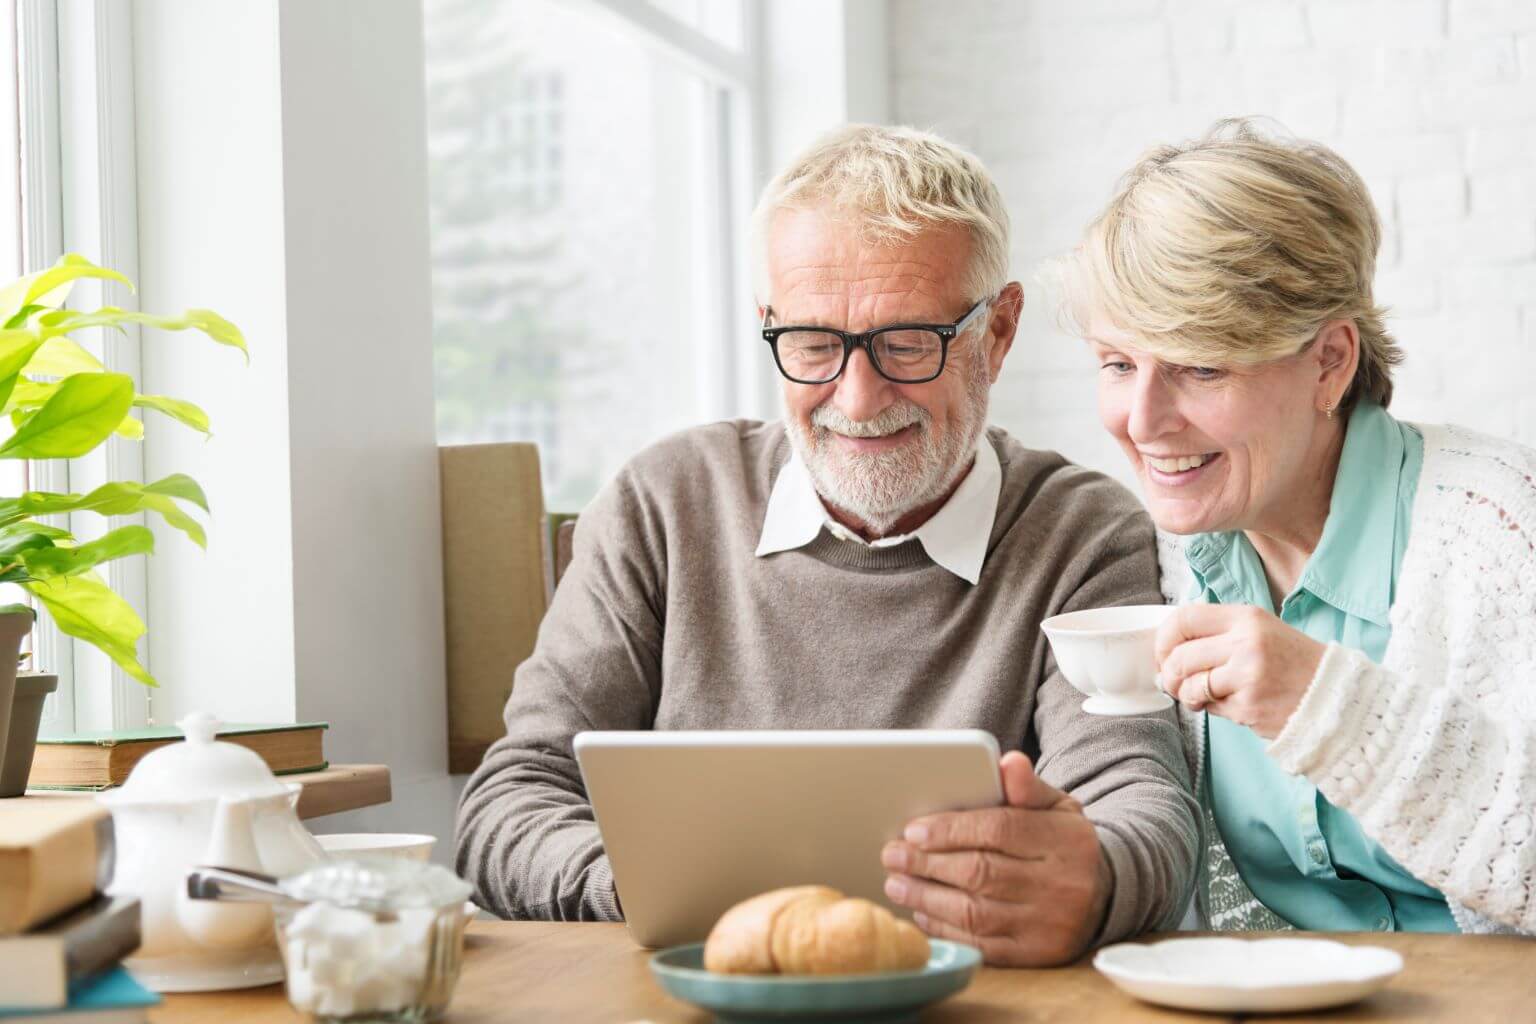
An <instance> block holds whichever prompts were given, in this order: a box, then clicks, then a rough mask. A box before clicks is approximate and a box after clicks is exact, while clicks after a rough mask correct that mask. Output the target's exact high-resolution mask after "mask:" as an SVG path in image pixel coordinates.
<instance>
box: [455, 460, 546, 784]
mask: <svg viewBox="0 0 1536 1024" xmlns="http://www.w3.org/2000/svg"><path fill="white" fill-rule="evenodd" d="M438 464H439V468H440V471H441V478H442V500H443V596H444V606H445V607H444V616H445V621H446V638H447V661H448V664H447V669H448V770H449V771H450V772H455V773H459V772H469V771H473V770H474V769H475V768H476V767H477V766H478V765H479V764H480V761H481V759H482V758H483V757H484V756H485V751H486V748H487V747H489V746H490V745H491V744H492V743H493V742H495V741H496V740H498V739H500V738H501V737H502V736H504V735H506V726H505V725H504V724H503V722H502V718H501V715H502V709H503V708H504V707H505V706H506V703H507V698H508V697H509V696H510V695H511V693H512V674H513V672H514V670H516V668H517V666H518V665H520V664H522V662H523V659H525V658H527V657H528V655H529V654H531V653H532V652H533V645H534V640H535V638H536V637H537V636H538V631H539V622H540V621H541V620H542V619H543V618H544V612H545V609H546V608H547V607H548V604H549V593H550V590H551V588H552V586H553V580H554V574H553V559H552V557H551V552H550V547H551V544H550V536H549V532H548V526H547V522H546V518H545V515H544V491H543V486H542V484H541V482H540V478H539V451H538V448H537V447H536V446H534V445H531V444H520V443H503V444H473V445H454V446H447V447H443V448H439V449H438Z"/></svg>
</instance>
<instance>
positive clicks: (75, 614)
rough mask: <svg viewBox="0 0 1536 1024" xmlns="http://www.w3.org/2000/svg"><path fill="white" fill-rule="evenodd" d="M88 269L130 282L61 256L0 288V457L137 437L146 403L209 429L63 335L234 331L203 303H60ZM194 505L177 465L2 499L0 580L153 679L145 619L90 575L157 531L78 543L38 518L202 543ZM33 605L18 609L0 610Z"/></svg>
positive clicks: (237, 342)
mask: <svg viewBox="0 0 1536 1024" xmlns="http://www.w3.org/2000/svg"><path fill="white" fill-rule="evenodd" d="M87 277H91V278H101V279H105V280H112V281H120V282H122V283H123V284H125V285H127V286H128V287H129V288H132V287H133V285H132V282H130V281H129V280H128V279H127V278H126V277H124V276H123V275H122V274H119V273H117V272H116V271H114V270H108V269H106V268H105V267H99V266H97V265H95V264H94V263H92V262H90V261H89V260H87V259H85V258H84V257H81V256H76V255H73V254H70V255H66V256H64V257H63V258H62V259H60V260H59V262H58V264H56V265H55V266H53V267H50V268H48V269H47V270H43V271H39V272H38V273H35V274H29V275H27V276H26V277H22V278H19V279H17V280H16V281H14V282H12V283H11V284H9V285H7V286H6V287H4V288H0V324H3V325H4V326H3V327H0V413H3V414H7V415H9V416H10V418H11V423H12V425H13V427H14V428H15V429H14V432H13V433H12V434H11V436H10V437H9V438H8V439H6V440H5V441H3V442H0V459H73V458H78V457H80V456H82V455H85V454H86V453H88V452H90V451H92V450H94V449H95V448H96V447H97V446H98V445H100V444H102V443H103V442H105V441H106V440H107V438H109V437H111V436H113V435H114V434H115V435H117V436H119V437H124V438H128V439H130V440H138V439H141V438H142V437H143V436H144V424H143V421H142V420H140V419H139V418H138V417H137V416H135V415H134V410H135V409H149V410H152V411H154V412H155V413H157V414H160V415H164V416H169V417H170V418H172V419H174V420H176V421H178V422H180V423H183V424H185V425H186V426H188V427H190V428H191V429H193V430H197V431H199V432H201V433H203V434H205V435H206V434H207V433H208V429H209V426H208V416H207V414H205V413H204V412H203V410H201V409H199V408H198V407H197V406H195V405H193V404H192V403H191V402H187V401H183V400H181V399H178V398H169V397H166V396H164V395H141V394H139V393H138V392H137V390H135V388H134V383H133V379H132V378H130V377H129V376H127V375H126V374H121V373H110V372H108V371H107V370H106V368H105V367H103V366H102V365H101V363H100V362H99V361H98V360H97V359H96V357H94V356H93V355H91V354H90V353H89V352H87V351H86V350H85V349H84V348H82V347H81V346H80V345H79V344H78V343H77V342H75V341H74V340H73V339H72V338H70V337H69V335H70V334H71V333H72V332H74V331H81V330H86V329H89V328H94V327H112V328H117V329H119V330H121V329H122V327H123V325H124V324H130V323H135V324H145V325H147V326H150V327H158V328H161V329H163V330H168V331H184V330H188V329H193V330H197V331H200V332H202V333H203V334H205V335H207V336H208V337H209V338H211V339H212V340H213V341H215V342H218V343H219V344H221V345H228V346H230V347H232V348H237V349H239V350H240V351H241V352H246V347H245V339H244V338H243V337H242V336H241V334H240V331H239V329H237V328H236V327H235V325H234V324H232V323H230V322H229V321H228V320H225V319H224V318H223V317H221V316H219V315H218V314H217V313H214V312H211V311H209V310H206V309H189V310H187V311H185V312H184V313H182V314H181V315H180V316H155V315H152V314H149V313H138V312H131V311H128V310H122V309H116V308H114V307H111V306H104V307H102V308H100V309H96V310H92V311H89V312H83V311H78V310H72V309H63V308H61V307H62V306H63V304H64V300H65V299H66V298H67V297H68V295H69V290H70V288H71V287H72V286H73V284H74V282H76V281H78V280H80V279H81V278H87ZM247 358H249V353H247ZM193 507H195V508H198V509H201V510H202V511H203V512H205V513H206V512H207V511H208V499H207V497H206V496H205V495H204V494H203V489H202V488H201V487H199V486H198V484H197V482H196V481H195V480H193V479H192V478H191V477H189V476H186V475H184V474H181V473H174V474H172V475H170V476H167V477H165V478H163V479H160V480H156V481H154V482H153V483H137V482H134V481H128V480H120V481H115V482H112V483H106V484H103V485H101V486H100V487H97V488H96V489H95V490H93V491H91V492H90V493H88V494H54V493H50V492H47V491H28V492H26V493H24V494H20V495H17V496H15V497H9V496H5V495H0V583H16V584H19V585H20V586H21V587H23V588H25V589H26V591H27V592H28V593H30V594H31V595H32V597H33V598H34V599H36V601H37V603H38V604H39V605H41V606H42V608H43V609H44V610H46V611H47V612H48V614H49V615H50V616H51V617H52V618H53V621H54V622H55V624H57V625H58V627H59V629H60V630H62V631H63V632H65V633H67V634H69V635H70V636H73V637H78V638H79V639H81V640H84V641H86V642H87V643H89V644H91V645H93V646H95V647H96V648H98V649H99V650H101V651H102V652H103V653H105V654H106V655H107V657H109V658H111V659H112V660H113V661H114V662H116V663H117V664H118V665H120V666H122V668H123V670H124V671H125V672H127V673H128V674H129V675H131V676H133V677H134V678H135V679H137V680H139V681H140V682H142V683H145V684H147V685H149V686H155V685H157V684H156V682H155V679H154V677H153V676H151V675H150V674H149V673H148V672H147V671H146V670H145V669H144V666H143V665H141V664H139V659H138V654H137V644H138V640H139V637H141V636H143V635H144V622H143V620H142V619H140V618H139V616H138V614H137V613H135V612H134V610H133V608H132V606H131V605H129V604H128V602H127V601H125V600H123V598H121V597H120V596H118V595H117V594H116V593H114V592H113V591H112V589H111V588H110V587H108V586H107V584H106V583H105V581H103V580H102V578H101V576H100V575H99V574H98V573H96V572H95V568H96V567H97V566H99V565H101V564H102V563H104V562H109V561H111V560H113V559H116V558H126V557H128V556H130V555H144V554H149V553H151V552H152V551H153V549H154V535H153V534H151V533H150V531H149V530H148V528H146V527H143V526H139V525H126V526H118V527H116V528H114V529H110V530H108V531H107V532H106V533H104V534H103V535H102V536H100V537H97V538H96V539H94V540H90V541H85V542H83V543H82V542H78V541H76V539H75V537H74V536H73V535H72V534H71V533H70V532H69V531H68V530H65V529H61V528H60V527H57V526H51V525H48V524H46V523H43V522H40V521H38V518H37V517H39V516H48V515H55V514H59V513H65V512H92V513H95V514H97V515H101V516H105V517H112V516H126V515H133V514H136V513H140V512H144V513H153V514H155V515H158V516H159V517H160V518H161V519H163V520H164V521H165V522H166V524H167V525H169V526H171V527H174V528H175V529H177V530H180V531H181V532H182V533H184V534H186V535H187V536H188V537H190V538H191V539H192V541H193V542H194V543H196V544H197V545H198V546H200V547H203V546H206V544H207V537H206V535H205V534H204V531H203V527H202V524H201V523H199V522H198V521H197V519H195V518H194V517H193V516H192V515H191V514H190V512H189V509H190V508H193ZM31 610H32V609H30V608H28V606H26V605H9V606H5V607H3V608H0V611H31Z"/></svg>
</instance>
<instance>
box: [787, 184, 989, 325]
mask: <svg viewBox="0 0 1536 1024" xmlns="http://www.w3.org/2000/svg"><path fill="white" fill-rule="evenodd" d="M969 242H970V240H969V236H968V235H967V234H966V233H965V231H964V230H963V229H960V228H956V227H953V226H949V225H936V226H934V227H933V228H931V229H928V230H925V231H923V232H921V233H919V234H918V235H916V236H914V237H912V238H910V239H905V240H901V239H898V240H894V241H891V242H880V241H875V240H872V239H871V238H870V237H869V235H868V232H867V231H866V230H864V229H863V227H862V226H861V225H859V224H858V223H856V222H853V221H851V220H850V219H848V218H846V217H834V216H828V215H827V214H826V213H824V212H822V211H819V210H798V209H791V210H781V211H779V213H778V214H777V215H776V216H775V217H774V220H773V223H772V225H771V228H770V233H769V245H768V269H769V273H770V275H771V277H772V279H773V288H774V291H775V292H776V293H778V294H776V295H775V296H774V301H775V303H776V304H777V305H779V306H784V305H785V304H786V303H787V302H789V301H791V300H795V301H800V302H812V303H815V302H817V301H818V300H829V299H835V300H838V301H843V302H855V301H861V300H865V301H867V300H869V299H871V298H879V297H884V296H917V297H924V298H929V299H932V300H933V301H934V302H935V303H936V304H937V306H938V307H942V306H944V305H945V304H946V303H949V302H950V301H951V300H953V299H954V298H955V296H953V295H951V294H950V293H951V292H954V291H955V290H956V289H958V288H960V287H961V281H962V278H963V274H964V270H965V260H966V257H967V256H968V254H969ZM941 311H942V309H941V308H936V310H935V312H936V313H937V312H941Z"/></svg>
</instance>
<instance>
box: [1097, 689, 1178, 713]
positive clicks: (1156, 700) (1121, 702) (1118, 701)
mask: <svg viewBox="0 0 1536 1024" xmlns="http://www.w3.org/2000/svg"><path fill="white" fill-rule="evenodd" d="M1172 706H1173V698H1172V697H1169V696H1168V695H1167V694H1166V693H1148V694H1145V695H1144V696H1141V697H1106V696H1104V695H1103V694H1099V695H1098V696H1095V697H1089V698H1088V699H1087V700H1085V701H1083V710H1084V711H1086V712H1088V713H1089V714H1090V715H1146V714H1150V713H1152V712H1153V711H1161V710H1163V709H1164V708H1166V707H1172Z"/></svg>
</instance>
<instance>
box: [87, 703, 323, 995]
mask: <svg viewBox="0 0 1536 1024" xmlns="http://www.w3.org/2000/svg"><path fill="white" fill-rule="evenodd" d="M219 724H220V723H219V722H218V720H217V719H215V718H213V717H212V716H211V715H207V714H202V713H195V714H192V715H188V716H187V717H186V718H183V719H182V720H181V721H180V722H178V723H177V725H179V726H180V727H181V729H182V732H184V733H185V734H186V737H187V738H186V741H185V742H183V743H172V744H170V745H169V746H165V747H162V748H160V749H159V750H155V751H152V752H151V753H149V754H147V755H146V756H145V757H144V759H143V760H141V761H140V762H139V763H138V764H137V765H135V766H134V769H133V771H132V772H131V773H130V774H129V776H128V779H127V781H126V782H125V783H124V784H123V786H122V788H121V789H116V790H109V791H107V792H105V793H102V794H101V795H99V796H98V797H97V799H98V800H100V801H101V802H102V803H104V804H106V805H107V807H108V808H110V809H111V811H112V824H113V828H114V830H115V831H116V833H117V866H116V869H115V870H114V872H113V875H112V883H111V884H110V885H109V886H108V887H107V892H108V893H109V894H111V895H114V896H115V895H133V896H137V897H138V898H139V899H140V901H142V903H143V933H144V941H143V945H141V946H140V947H139V950H138V952H137V953H135V954H134V955H133V956H131V957H129V958H128V959H127V960H126V961H125V962H124V963H125V965H126V966H127V967H128V969H129V970H131V971H132V972H133V974H134V977H136V978H137V979H138V980H139V981H140V982H142V983H143V984H145V985H147V986H148V987H150V988H152V989H155V990H156V991H159V992H199V991H206V990H210V989H226V988H247V987H250V986H254V985H266V984H270V983H271V982H274V981H279V980H281V979H282V977H283V962H282V958H281V957H280V956H279V955H278V952H277V945H276V941H275V937H274V934H273V929H272V911H271V909H270V908H269V907H267V906H264V905H261V904H253V903H252V904H240V903H214V902H209V901H205V900H193V899H189V898H188V896H187V891H186V890H187V884H186V876H187V871H188V869H190V868H192V867H195V866H197V865H199V864H212V865H218V866H220V867H231V868H240V869H243V870H246V871H261V872H264V873H266V874H269V875H276V876H278V877H279V878H281V877H283V876H285V875H290V874H293V873H294V872H297V871H302V870H304V869H305V868H307V867H309V866H311V865H312V864H315V863H317V862H319V861H322V860H325V859H326V857H325V853H324V851H323V850H321V849H320V845H319V844H318V843H316V842H315V840H314V837H313V836H311V835H310V834H309V833H308V832H307V831H305V829H304V826H303V825H302V824H300V823H299V818H298V815H297V814H296V813H295V811H294V807H295V805H296V804H297V803H298V798H299V786H298V785H297V784H295V783H283V782H279V781H278V779H277V777H276V776H274V775H273V774H272V771H271V769H269V768H268V767H267V765H266V762H264V761H263V760H262V759H261V758H260V757H259V756H257V755H256V754H254V753H252V752H251V751H249V750H247V749H245V748H244V747H241V746H237V745H236V744H233V743H221V742H218V741H217V740H215V739H214V734H215V733H216V732H217V730H218V727H219Z"/></svg>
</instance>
